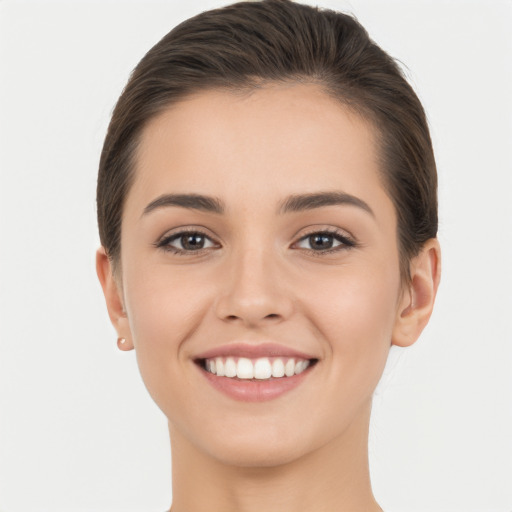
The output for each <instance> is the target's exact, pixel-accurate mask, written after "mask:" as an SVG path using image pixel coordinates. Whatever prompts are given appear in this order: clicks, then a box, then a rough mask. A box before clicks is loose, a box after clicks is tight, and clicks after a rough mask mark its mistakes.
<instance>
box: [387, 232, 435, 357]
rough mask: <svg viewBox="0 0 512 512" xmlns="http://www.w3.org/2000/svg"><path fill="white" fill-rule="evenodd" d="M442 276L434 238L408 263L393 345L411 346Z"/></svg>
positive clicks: (429, 313) (425, 318)
mask: <svg viewBox="0 0 512 512" xmlns="http://www.w3.org/2000/svg"><path fill="white" fill-rule="evenodd" d="M440 277H441V249H440V247H439V242H438V240H437V238H431V239H430V240H427V242H425V245H424V246H423V248H422V250H421V252H420V253H419V254H418V255H417V256H416V257H415V258H414V259H413V261H412V262H411V282H410V285H409V290H408V291H407V292H405V293H404V295H403V298H402V301H401V304H400V306H399V308H398V311H397V318H396V321H395V327H394V330H393V337H392V344H393V345H397V346H399V347H408V346H410V345H412V344H413V343H414V342H415V341H416V340H417V339H418V338H419V336H420V334H421V332H422V331H423V329H424V328H425V326H426V325H427V323H428V321H429V319H430V315H431V314H432V310H433V308H434V302H435V298H436V293H437V289H438V287H439V280H440Z"/></svg>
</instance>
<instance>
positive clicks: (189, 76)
mask: <svg viewBox="0 0 512 512" xmlns="http://www.w3.org/2000/svg"><path fill="white" fill-rule="evenodd" d="M276 81H277V82H282V81H286V82H290V81H296V82H297V81H298V82H308V83H311V82H314V83H317V84H319V85H320V86H321V87H322V88H323V89H324V91H325V92H326V93H327V94H329V95H330V96H332V97H333V98H335V99H336V100H338V101H340V102H341V103H343V104H344V105H348V106H349V107H350V108H352V109H353V110H355V111H356V112H357V113H359V114H360V115H361V116H363V117H364V118H366V119H368V120H370V121H371V122H372V124H373V126H374V127H375V128H376V131H377V134H378V139H379V145H380V148H379V149H380V156H381V167H382V174H383V183H384V185H385V187H386V189H387V192H388V194H389V196H390V198H391V200H392V201H393V203H394V206H395V209H396V212H397V217H398V245H399V249H400V257H401V258H400V269H401V273H402V277H404V278H406V279H407V278H408V276H409V270H408V267H409V265H408V264H409V261H410V259H411V258H412V257H413V256H415V255H416V254H417V253H418V252H419V250H420V249H421V247H422V245H423V244H424V243H425V242H426V241H427V240H428V239H429V238H433V237H435V236H436V234H437V174H436V167H435V160H434V155H433V150H432V143H431V140H430V134H429V130H428V126H427V121H426V118H425V113H424V110H423V108H422V106H421V103H420V101H419V99H418V98H417V96H416V94H415V93H414V91H413V89H412V88H411V86H410V85H409V84H408V83H407V81H406V80H405V78H404V77H403V75H402V73H401V71H400V69H399V67H398V66H397V64H396V63H395V61H394V60H393V59H392V58H391V57H390V56H389V55H388V54H387V53H385V52H384V51H383V50H381V49H380V48H379V47H378V46H377V45H376V44H375V43H374V42H373V41H372V40H371V39H370V38H369V36H368V33H367V32H366V30H365V29H364V28H363V27H362V26H361V25H360V24H359V23H358V22H357V21H356V20H355V19H354V18H353V17H351V16H349V15H347V14H343V13H339V12H335V11H332V10H328V9H320V8H315V7H311V6H307V5H302V4H299V3H295V2H292V1H290V0H261V1H248V2H238V3H235V4H232V5H229V6H226V7H223V8H220V9H214V10H211V11H206V12H203V13H201V14H199V15H197V16H194V17H193V18H190V19H188V20H186V21H184V22H183V23H181V24H180V25H178V26H177V27H175V28H174V29H173V30H171V32H169V33H168V34H167V35H166V36H165V37H164V38H163V39H162V40H161V41H160V42H158V43H157V44H156V45H155V46H154V47H153V48H151V50H149V52H148V53H147V54H146V55H145V56H144V58H143V59H142V60H141V61H140V63H139V64H138V65H137V67H136V68H135V69H134V71H133V73H132V75H131V77H130V79H129V81H128V83H127V85H126V87H125V89H124V91H123V93H122V94H121V97H120V98H119V100H118V102H117V105H116V107H115V109H114V112H113V115H112V119H111V122H110V125H109V128H108V132H107V135H106V138H105V143H104V146H103V151H102V153H101V159H100V165H99V173H98V187H97V207H98V224H99V231H100V240H101V243H102V245H103V246H104V248H105V250H106V252H107V254H108V255H109V257H110V259H111V261H112V262H113V264H114V267H115V266H116V265H117V264H118V263H119V259H120V249H121V248H120V235H121V219H122V212H123V205H124V200H125V198H126V196H127V194H128V191H129V189H130V186H131V184H132V182H133V179H134V156H135V153H136V150H137V145H138V141H139V139H140V134H141V131H142V130H143V129H144V126H145V125H146V123H147V122H148V121H149V120H150V119H152V118H153V117H154V116H156V115H157V114H159V113H160V112H162V111H163V110H165V109H166V108H167V107H168V106H170V105H171V104H173V103H176V102H178V101H180V100H181V99H183V98H184V97H185V96H188V95H190V94H192V93H196V92H199V91H201V90H205V89H212V88H222V89H228V90H232V91H234V92H237V91H241V92H243V91H245V90H250V89H253V88H256V87H259V86H261V85H264V84H265V83H266V82H276Z"/></svg>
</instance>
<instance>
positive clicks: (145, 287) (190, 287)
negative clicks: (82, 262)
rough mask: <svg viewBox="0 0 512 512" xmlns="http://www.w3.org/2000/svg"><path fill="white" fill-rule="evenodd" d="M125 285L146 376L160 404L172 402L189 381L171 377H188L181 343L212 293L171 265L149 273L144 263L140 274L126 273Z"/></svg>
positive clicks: (202, 315)
mask: <svg viewBox="0 0 512 512" xmlns="http://www.w3.org/2000/svg"><path fill="white" fill-rule="evenodd" d="M199 280H201V279H200V278H199ZM126 283H127V284H126V288H125V297H126V310H127V314H128V318H129V322H130V329H131V333H132V336H133V342H134V345H135V350H136V356H137V362H138V365H139V369H140V372H141V376H142V378H143V380H144V383H145V385H146V387H147V388H148V391H149V392H150V394H151V395H152V397H153V399H154V400H155V401H156V402H157V403H159V404H162V403H169V402H173V401H174V400H175V399H176V398H175V397H171V396H170V395H169V394H170V393H171V391H172V389H179V388H180V386H181V385H183V384H184V383H183V382H169V380H171V381H172V380H173V379H174V378H176V380H178V376H180V377H179V378H180V379H182V376H183V375H184V374H185V375H186V372H183V371H181V368H180V366H181V365H185V364H190V360H189V359H187V358H186V357H185V351H184V350H182V348H184V347H182V342H183V340H187V339H188V338H190V336H191V335H193V332H194V330H195V329H196V328H197V326H198V325H199V324H200V323H201V319H203V318H204V317H205V314H206V312H207V307H208V306H207V305H208V303H209V299H208V297H209V295H210V291H209V290H208V289H207V288H206V287H205V286H199V285H198V283H197V282H196V281H195V280H193V281H191V280H190V279H187V278H186V277H185V278H184V277H183V276H182V274H180V273H179V272H174V271H173V270H172V269H171V268H170V267H162V268H150V269H147V271H145V269H144V267H143V266H142V265H139V266H138V267H137V272H136V273H133V274H132V275H130V274H129V273H127V275H126ZM169 384H171V385H169ZM168 395H169V396H168Z"/></svg>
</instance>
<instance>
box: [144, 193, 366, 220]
mask: <svg viewBox="0 0 512 512" xmlns="http://www.w3.org/2000/svg"><path fill="white" fill-rule="evenodd" d="M338 205H350V206H356V207H358V208H361V209H362V210H364V211H366V212H367V213H369V214H370V215H372V216H373V217H375V214H374V213H373V210H372V209H371V208H370V206H369V205H368V204H367V203H366V202H365V201H363V200H362V199H359V198H358V197H356V196H353V195H351V194H347V193H345V192H337V191H329V192H315V193H312V194H297V195H292V196H290V197H288V198H287V199H286V200H285V201H284V202H283V203H281V206H280V207H279V209H278V211H279V213H280V214H285V213H291V212H301V211H305V210H314V209H316V208H323V207H325V206H338ZM169 206H178V207H180V208H187V209H190V210H198V211H203V212H210V213H217V214H223V213H224V212H225V209H226V208H225V206H224V203H223V201H222V200H220V199H219V198H217V197H211V196H204V195H201V194H163V195H161V196H159V197H157V198H156V199H155V200H153V201H151V202H150V203H149V204H148V205H147V206H146V207H145V208H144V212H143V215H147V214H148V213H150V212H152V211H153V210H156V209H159V208H165V207H169Z"/></svg>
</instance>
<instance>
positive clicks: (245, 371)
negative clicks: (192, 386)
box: [205, 357, 310, 380]
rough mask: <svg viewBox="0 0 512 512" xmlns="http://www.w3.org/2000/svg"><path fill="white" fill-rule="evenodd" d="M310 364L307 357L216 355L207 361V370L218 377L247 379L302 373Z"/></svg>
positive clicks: (263, 378) (291, 375) (289, 375)
mask: <svg viewBox="0 0 512 512" xmlns="http://www.w3.org/2000/svg"><path fill="white" fill-rule="evenodd" d="M285 361H286V363H285ZM309 365H310V361H308V360H307V359H300V360H298V361H296V360H295V359H294V358H280V357H276V358H271V359H269V358H268V357H260V358H259V359H256V360H253V359H249V358H247V357H240V358H235V357H228V358H226V359H224V358H222V357H216V358H215V359H207V360H206V361H205V369H206V371H208V372H210V373H213V374H214V375H217V376H218V377H230V378H233V377H237V378H239V379H247V380H251V379H258V380H266V379H270V378H271V377H273V378H281V377H285V376H286V377H293V376H294V375H298V374H300V373H302V372H303V371H304V370H305V369H306V368H307V367H308V366H309Z"/></svg>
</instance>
